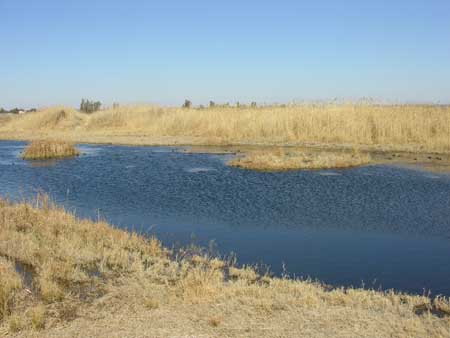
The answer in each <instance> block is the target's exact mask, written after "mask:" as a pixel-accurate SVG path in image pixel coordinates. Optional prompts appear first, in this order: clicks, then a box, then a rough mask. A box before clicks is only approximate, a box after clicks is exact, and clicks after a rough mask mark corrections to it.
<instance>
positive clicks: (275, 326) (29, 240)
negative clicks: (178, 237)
mask: <svg viewBox="0 0 450 338" xmlns="http://www.w3.org/2000/svg"><path fill="white" fill-rule="evenodd" d="M0 256H1V257H4V258H0V272H1V273H0V305H1V312H0V314H1V316H2V317H0V335H1V334H2V333H4V334H5V335H7V336H9V335H13V334H14V335H15V336H17V337H28V336H33V337H58V338H61V337H91V336H92V337H99V336H101V337H125V336H127V337H128V336H130V337H131V336H152V337H168V336H186V335H188V336H200V337H202V336H205V337H208V336H214V337H242V336H246V337H275V336H276V337H280V336H283V337H298V336H299V334H301V335H302V336H305V337H330V336H333V337H350V336H352V337H353V336H358V337H450V319H449V317H448V316H447V315H445V313H444V312H442V311H441V312H440V314H441V316H435V315H433V314H432V313H433V311H432V310H433V309H437V308H438V307H439V309H443V310H445V309H448V308H449V302H448V299H445V298H437V299H435V300H434V301H433V300H431V299H429V298H427V297H419V296H409V295H403V294H398V293H394V292H387V293H382V292H378V291H371V290H362V289H334V290H329V289H327V288H325V287H323V286H322V285H320V284H318V283H313V282H310V281H300V280H290V279H286V278H271V277H269V276H260V275H258V274H257V273H256V272H255V271H254V270H253V269H252V268H251V267H244V268H239V267H236V266H233V265H230V263H226V262H224V261H223V260H220V259H218V258H215V259H211V258H209V257H208V256H205V255H200V254H193V255H189V254H186V253H183V254H176V253H175V252H171V251H169V250H167V249H165V248H164V247H163V246H162V245H161V243H160V242H159V241H158V240H157V239H155V238H146V237H143V236H140V235H137V234H135V233H130V232H126V231H122V230H119V229H115V228H113V227H111V226H110V225H109V224H107V223H104V222H93V221H90V220H81V219H78V218H77V217H75V216H74V215H73V214H71V213H69V212H67V211H65V210H63V209H62V208H59V207H57V206H55V205H53V204H52V203H51V202H50V201H49V200H48V198H46V197H45V196H39V197H38V198H37V200H36V201H35V202H33V204H30V203H10V202H8V201H5V200H1V199H0ZM14 262H16V263H21V264H24V265H26V266H28V267H29V269H30V270H31V271H32V275H33V282H32V287H31V289H28V287H27V286H26V285H25V283H23V282H22V281H21V276H20V274H18V273H17V272H16V270H15V269H14V265H15V264H14ZM419 307H420V308H423V309H424V311H423V312H422V313H421V315H418V314H417V309H418V308H419ZM427 309H428V310H427ZM443 313H444V314H443ZM442 314H443V315H442ZM75 319H76V320H75Z"/></svg>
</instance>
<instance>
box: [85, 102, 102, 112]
mask: <svg viewBox="0 0 450 338" xmlns="http://www.w3.org/2000/svg"><path fill="white" fill-rule="evenodd" d="M101 106H102V103H101V102H100V101H89V100H85V99H82V100H81V104H80V111H82V112H84V113H87V114H92V113H94V112H96V111H98V110H100V108H101Z"/></svg>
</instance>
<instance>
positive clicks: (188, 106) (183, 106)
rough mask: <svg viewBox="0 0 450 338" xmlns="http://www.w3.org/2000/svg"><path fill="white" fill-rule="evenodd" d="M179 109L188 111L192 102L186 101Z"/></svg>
mask: <svg viewBox="0 0 450 338" xmlns="http://www.w3.org/2000/svg"><path fill="white" fill-rule="evenodd" d="M181 107H182V108H187V109H189V108H191V107H192V102H191V101H189V100H187V99H186V100H184V103H183V105H182V106H181Z"/></svg>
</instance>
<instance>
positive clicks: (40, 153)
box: [22, 140, 80, 160]
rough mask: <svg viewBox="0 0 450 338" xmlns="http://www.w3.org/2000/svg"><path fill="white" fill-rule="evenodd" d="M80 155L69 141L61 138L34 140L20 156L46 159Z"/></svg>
mask: <svg viewBox="0 0 450 338" xmlns="http://www.w3.org/2000/svg"><path fill="white" fill-rule="evenodd" d="M78 155H80V152H79V151H78V149H77V148H76V147H75V146H74V145H73V144H72V143H70V142H65V141H61V140H35V141H32V142H30V144H28V146H27V147H26V148H25V150H24V152H23V154H22V158H23V159H25V160H48V159H58V158H67V157H74V156H78Z"/></svg>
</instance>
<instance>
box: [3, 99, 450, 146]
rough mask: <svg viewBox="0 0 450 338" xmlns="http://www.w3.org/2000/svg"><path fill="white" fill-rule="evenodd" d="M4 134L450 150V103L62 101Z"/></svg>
mask: <svg viewBox="0 0 450 338" xmlns="http://www.w3.org/2000/svg"><path fill="white" fill-rule="evenodd" d="M0 135H1V137H6V138H24V137H25V138H30V137H35V136H32V135H39V136H40V137H43V136H45V137H55V136H59V135H64V136H65V137H68V138H70V139H72V140H77V141H80V142H81V141H85V142H86V141H97V142H125V143H133V144H166V145H174V144H180V143H184V144H186V145H187V144H209V145H223V144H235V145H238V144H255V145H256V144H265V145H286V144H289V145H294V144H295V145H305V144H309V145H312V144H315V145H324V144H325V145H336V146H342V147H344V146H345V147H349V146H350V147H351V146H355V147H359V146H364V147H366V148H368V149H377V150H406V151H422V152H449V151H450V107H449V106H442V105H413V104H405V105H382V104H365V103H349V104H333V103H329V104H327V103H324V104H298V105H287V106H264V107H248V106H245V107H244V106H241V107H214V108H208V109H193V108H191V109H181V108H161V107H156V106H120V107H116V108H111V109H107V110H103V111H99V112H96V113H93V114H84V113H80V112H77V111H75V110H74V109H70V108H63V107H56V108H49V109H44V110H42V111H38V112H34V113H27V114H22V115H19V116H14V117H12V118H11V119H10V120H8V121H6V122H4V123H1V124H0ZM124 137H126V139H124ZM186 142H188V143H186Z"/></svg>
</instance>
